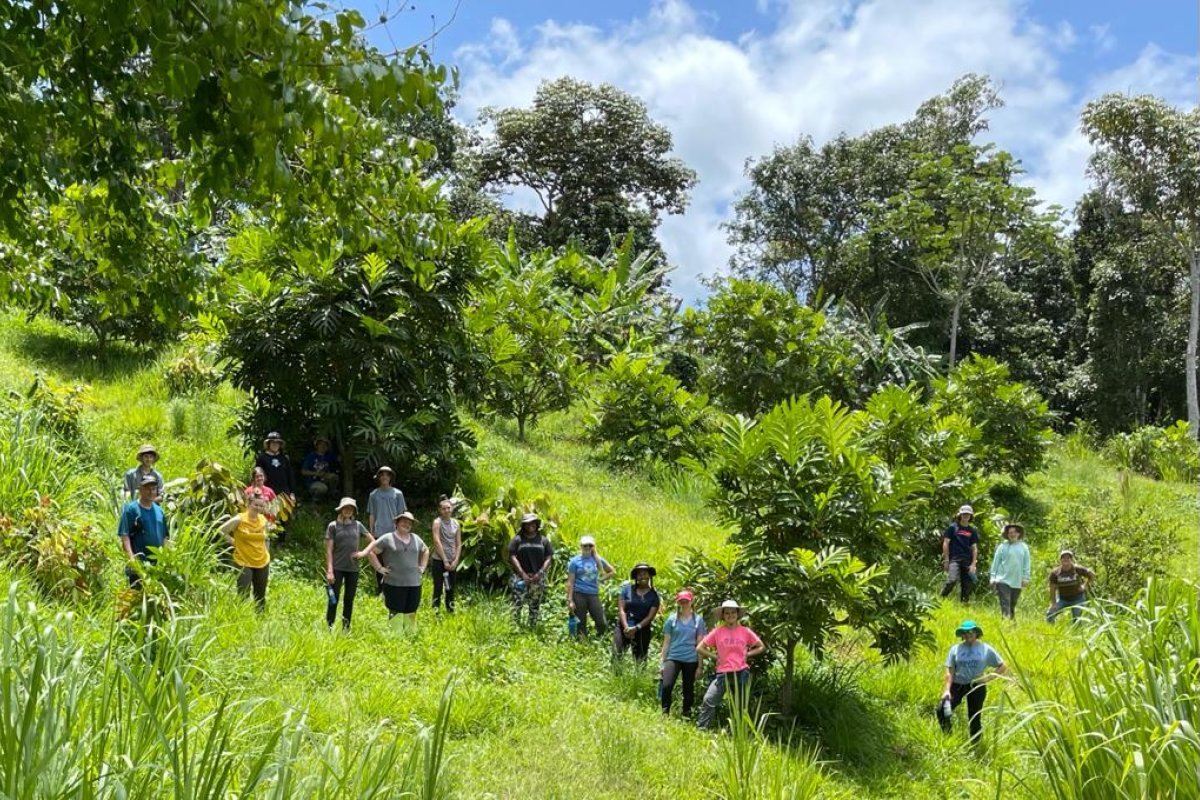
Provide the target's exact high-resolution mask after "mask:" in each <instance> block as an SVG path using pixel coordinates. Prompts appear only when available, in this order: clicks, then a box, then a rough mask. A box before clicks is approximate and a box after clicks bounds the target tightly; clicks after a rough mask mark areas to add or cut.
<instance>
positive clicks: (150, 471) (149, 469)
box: [123, 444, 163, 500]
mask: <svg viewBox="0 0 1200 800" xmlns="http://www.w3.org/2000/svg"><path fill="white" fill-rule="evenodd" d="M137 459H138V465H137V466H136V467H130V468H129V470H127V471H126V473H125V480H124V483H123V485H124V488H125V499H126V500H137V499H138V497H139V496H140V494H141V493H140V491H139V489H140V488H141V485H142V479H143V478H145V477H147V476H149V477H152V478H154V486H155V489H154V499H155V500H162V493H163V476H162V473H161V472H159V471H158V470H156V469H155V468H154V465H155V464H156V463H157V462H158V451H157V450H155V449H154V445H152V444H144V445H142V446H141V447H139V448H138V451H137Z"/></svg>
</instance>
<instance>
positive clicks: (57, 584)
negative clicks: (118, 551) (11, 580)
mask: <svg viewBox="0 0 1200 800" xmlns="http://www.w3.org/2000/svg"><path fill="white" fill-rule="evenodd" d="M0 544H2V546H3V551H4V554H5V555H6V556H7V557H8V558H9V559H10V560H11V561H12V563H13V564H14V565H16V566H17V567H19V568H21V569H25V570H28V571H29V573H30V575H31V576H32V577H33V579H34V582H35V583H36V584H37V585H38V587H39V588H41V589H42V591H44V592H45V593H46V594H47V595H48V596H50V597H53V598H55V599H58V600H82V599H85V598H90V597H94V596H95V595H96V593H97V592H98V591H99V590H100V589H101V587H102V586H103V582H102V577H101V576H102V575H103V574H104V567H105V566H106V565H107V564H108V560H109V554H108V550H107V549H106V548H105V547H104V543H103V540H102V539H101V537H100V536H99V535H98V534H96V532H95V531H94V530H93V529H92V527H91V526H90V525H87V524H83V523H81V522H79V521H78V520H77V519H73V518H71V517H68V516H66V515H64V514H63V513H62V512H61V510H60V508H59V505H58V503H57V502H55V501H54V500H53V499H51V497H50V496H49V495H42V496H40V497H39V498H38V501H37V503H36V504H34V505H33V506H31V507H29V508H26V509H24V510H22V511H21V512H20V513H19V514H16V515H14V516H11V517H10V516H7V515H6V516H3V517H0Z"/></svg>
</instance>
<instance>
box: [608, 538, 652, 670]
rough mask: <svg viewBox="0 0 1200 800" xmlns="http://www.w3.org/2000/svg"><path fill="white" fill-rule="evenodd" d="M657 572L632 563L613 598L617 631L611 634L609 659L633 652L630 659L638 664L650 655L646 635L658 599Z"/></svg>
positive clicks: (642, 564)
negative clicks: (614, 600)
mask: <svg viewBox="0 0 1200 800" xmlns="http://www.w3.org/2000/svg"><path fill="white" fill-rule="evenodd" d="M657 574H658V570H656V569H655V568H654V567H652V566H650V565H649V564H647V563H646V562H644V561H643V562H640V563H637V564H634V566H633V569H631V570H629V583H627V584H625V585H624V586H622V587H621V593H620V594H619V595H618V596H617V628H616V629H615V630H614V631H613V656H614V657H615V656H620V655H621V654H622V653H624V652H625V651H626V650H627V649H632V650H633V660H634V661H637V662H642V661H645V660H646V656H647V654H649V652H650V636H651V634H652V627H651V626H653V625H654V618H655V617H656V616H658V610H659V608H661V607H662V600H661V599H660V598H659V596H658V592H657V591H656V590H655V588H654V576H655V575H657Z"/></svg>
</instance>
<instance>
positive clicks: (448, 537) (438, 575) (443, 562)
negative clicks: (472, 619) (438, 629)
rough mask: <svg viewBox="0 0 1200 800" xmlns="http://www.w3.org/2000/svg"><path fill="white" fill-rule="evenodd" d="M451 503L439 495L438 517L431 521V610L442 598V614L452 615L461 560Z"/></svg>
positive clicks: (460, 531)
mask: <svg viewBox="0 0 1200 800" xmlns="http://www.w3.org/2000/svg"><path fill="white" fill-rule="evenodd" d="M453 514H454V503H453V502H451V501H450V498H449V497H446V496H445V495H442V499H441V500H439V501H438V517H437V519H435V520H434V521H433V548H434V552H433V563H432V567H431V569H432V572H433V607H434V608H437V607H438V606H439V604H440V603H441V599H442V594H443V593H445V595H446V612H447V613H449V614H453V613H454V584H455V582H456V581H457V580H458V573H457V570H458V562H459V559H461V558H462V526H461V525H459V524H458V520H456V519H454V517H453Z"/></svg>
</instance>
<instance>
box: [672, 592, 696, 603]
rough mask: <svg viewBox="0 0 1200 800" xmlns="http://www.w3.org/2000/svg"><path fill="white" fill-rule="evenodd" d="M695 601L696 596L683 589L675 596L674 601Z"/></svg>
mask: <svg viewBox="0 0 1200 800" xmlns="http://www.w3.org/2000/svg"><path fill="white" fill-rule="evenodd" d="M695 599H696V595H694V594H692V593H691V592H689V591H688V590H687V589H684V590H683V591H682V592H680V593H679V594H677V595H675V600H676V601H679V600H687V601H688V602H689V603H690V602H691V601H693V600H695Z"/></svg>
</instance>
